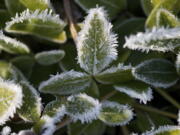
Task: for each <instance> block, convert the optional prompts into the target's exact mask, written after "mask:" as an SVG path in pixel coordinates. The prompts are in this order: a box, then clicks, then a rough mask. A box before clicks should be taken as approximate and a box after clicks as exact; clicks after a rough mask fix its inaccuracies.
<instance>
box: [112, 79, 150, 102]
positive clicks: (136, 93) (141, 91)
mask: <svg viewBox="0 0 180 135" xmlns="http://www.w3.org/2000/svg"><path fill="white" fill-rule="evenodd" d="M114 88H115V89H116V90H117V91H120V92H123V93H126V94H127V95H129V96H130V97H133V98H137V99H139V100H140V102H142V103H144V104H146V103H147V101H151V99H152V98H153V96H152V89H151V88H150V87H149V85H147V84H145V83H142V82H139V81H131V82H127V83H121V84H116V85H115V86H114Z"/></svg>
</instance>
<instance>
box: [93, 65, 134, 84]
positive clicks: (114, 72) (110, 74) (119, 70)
mask: <svg viewBox="0 0 180 135" xmlns="http://www.w3.org/2000/svg"><path fill="white" fill-rule="evenodd" d="M131 69H132V67H131V66H124V65H122V64H119V65H118V67H111V68H109V69H107V70H105V71H103V72H101V73H99V74H97V75H95V79H96V80H97V81H99V82H101V83H104V84H114V83H121V82H128V81H131V80H133V78H134V77H133V76H132V73H131ZM110 78H111V79H110Z"/></svg>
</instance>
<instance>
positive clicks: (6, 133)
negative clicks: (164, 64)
mask: <svg viewBox="0 0 180 135" xmlns="http://www.w3.org/2000/svg"><path fill="white" fill-rule="evenodd" d="M10 133H11V128H10V127H8V126H6V127H3V129H2V131H1V132H0V134H1V135H10Z"/></svg>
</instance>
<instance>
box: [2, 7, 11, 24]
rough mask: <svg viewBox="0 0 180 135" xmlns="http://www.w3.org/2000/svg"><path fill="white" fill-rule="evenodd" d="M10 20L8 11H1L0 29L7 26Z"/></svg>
mask: <svg viewBox="0 0 180 135" xmlns="http://www.w3.org/2000/svg"><path fill="white" fill-rule="evenodd" d="M9 19H10V15H9V12H8V11H7V10H6V9H0V20H1V21H0V28H3V27H4V26H5V23H6V21H8V20H9Z"/></svg>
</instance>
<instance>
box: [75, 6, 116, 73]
mask: <svg viewBox="0 0 180 135" xmlns="http://www.w3.org/2000/svg"><path fill="white" fill-rule="evenodd" d="M111 28H112V25H111V24H110V23H109V22H108V20H107V18H106V14H105V13H104V10H103V9H102V8H94V9H91V10H90V11H89V15H88V16H87V17H86V19H85V22H84V27H83V29H82V30H81V31H80V33H79V37H78V39H77V50H78V62H79V63H80V66H81V67H82V68H83V69H84V70H85V71H87V72H88V73H90V74H97V73H99V72H101V71H102V70H103V69H104V68H105V67H107V66H108V65H109V64H110V63H111V62H112V61H113V60H115V59H116V57H117V51H116V46H117V39H116V35H114V34H113V33H112V32H111Z"/></svg>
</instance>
